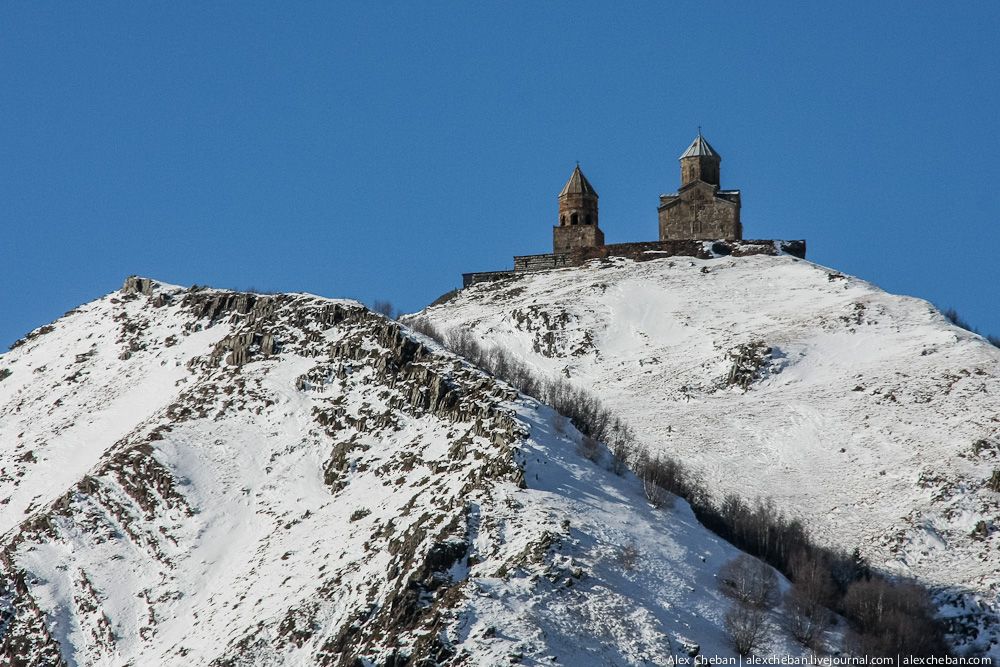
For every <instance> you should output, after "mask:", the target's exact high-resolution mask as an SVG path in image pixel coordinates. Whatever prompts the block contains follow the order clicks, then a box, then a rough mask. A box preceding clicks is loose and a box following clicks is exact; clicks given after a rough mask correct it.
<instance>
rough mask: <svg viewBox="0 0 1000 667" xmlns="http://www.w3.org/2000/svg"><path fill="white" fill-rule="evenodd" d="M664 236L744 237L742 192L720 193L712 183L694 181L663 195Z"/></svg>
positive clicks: (661, 201)
mask: <svg viewBox="0 0 1000 667" xmlns="http://www.w3.org/2000/svg"><path fill="white" fill-rule="evenodd" d="M659 218H660V240H661V241H669V240H673V239H699V240H711V239H730V240H736V239H740V238H742V237H743V226H742V224H740V196H739V193H738V192H727V193H724V194H721V195H720V194H719V193H718V188H717V187H716V186H713V185H709V184H708V183H701V182H698V183H693V184H691V185H690V186H688V187H686V188H682V189H681V190H680V192H678V193H677V194H676V195H665V196H663V197H661V198H660V208H659Z"/></svg>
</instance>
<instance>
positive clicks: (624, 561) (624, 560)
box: [618, 542, 639, 570]
mask: <svg viewBox="0 0 1000 667" xmlns="http://www.w3.org/2000/svg"><path fill="white" fill-rule="evenodd" d="M618 562H619V563H620V564H621V566H622V567H623V568H625V569H626V570H634V569H635V566H636V564H637V563H638V562H639V547H638V546H636V544H635V542H629V543H628V544H626V545H625V546H623V547H622V550H621V552H620V553H619V554H618Z"/></svg>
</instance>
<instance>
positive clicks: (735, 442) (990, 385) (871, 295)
mask: <svg viewBox="0 0 1000 667" xmlns="http://www.w3.org/2000/svg"><path fill="white" fill-rule="evenodd" d="M416 317H424V318H426V319H428V320H429V321H430V322H431V323H432V324H433V325H435V326H436V327H437V328H439V329H441V330H444V331H446V332H447V331H451V330H456V329H459V330H468V331H471V332H472V334H473V335H474V336H475V337H476V339H478V340H482V341H484V342H485V343H486V344H487V345H493V346H499V347H503V348H506V349H508V350H510V351H511V352H513V353H514V354H515V355H516V356H518V357H519V358H521V359H523V360H525V361H527V362H528V363H530V364H531V365H532V366H534V367H535V368H536V369H537V370H538V372H539V373H540V374H541V375H543V376H548V377H552V376H562V377H568V378H570V380H571V381H572V382H575V383H578V384H579V385H581V386H583V387H587V388H589V389H591V390H593V391H594V392H595V393H596V394H598V395H599V396H600V397H601V398H602V399H603V400H604V401H605V403H606V404H607V405H609V406H610V407H611V408H613V409H614V411H615V412H616V413H618V414H619V415H621V416H622V417H623V418H624V419H625V420H626V421H627V422H628V423H629V424H630V425H631V426H632V427H633V428H635V430H636V431H637V434H638V435H639V437H640V439H641V440H642V441H644V442H645V443H647V444H648V445H649V446H650V447H652V448H653V449H654V450H655V449H659V450H662V451H667V452H670V453H672V454H674V455H676V456H677V457H678V458H680V459H681V460H683V461H685V462H688V463H690V464H691V465H692V466H694V467H695V468H697V469H698V470H699V471H700V472H701V473H703V474H704V475H705V477H706V478H707V480H708V481H709V483H710V486H711V487H712V489H713V490H714V491H715V492H716V493H717V494H718V495H719V496H721V495H722V494H724V493H736V494H738V495H740V496H742V497H744V498H753V497H755V496H770V497H773V498H774V499H775V500H776V501H777V504H778V505H779V506H780V507H781V508H783V509H785V510H787V511H790V512H792V513H793V514H795V515H798V516H800V517H802V518H804V519H806V520H807V521H808V523H809V525H810V526H811V527H812V529H813V533H814V534H815V536H816V537H817V538H818V539H820V540H823V541H825V542H827V543H828V544H831V545H840V546H842V547H844V548H845V549H847V550H850V549H851V548H853V547H855V546H858V547H860V548H861V549H862V551H863V552H864V553H865V554H866V555H867V556H868V557H869V558H870V560H871V561H872V562H873V563H875V564H880V565H882V566H884V567H886V568H888V569H890V570H892V571H894V572H898V573H903V574H907V575H913V576H918V577H920V578H921V579H923V580H924V581H925V582H927V583H929V584H931V585H933V586H936V587H942V588H944V589H947V590H949V591H951V592H956V593H957V592H962V591H971V592H973V594H972V595H967V596H965V597H964V600H965V602H966V603H973V604H978V603H983V604H985V605H987V606H988V607H989V608H991V609H992V610H993V611H994V612H995V611H996V609H997V608H998V606H1000V605H998V595H1000V574H998V570H1000V509H998V508H1000V502H998V501H1000V494H997V493H995V492H993V491H990V490H989V489H988V488H987V487H986V482H987V480H988V479H989V477H990V476H991V474H992V473H993V471H994V470H995V469H997V468H998V467H1000V350H998V349H997V348H995V347H993V346H991V345H989V344H988V343H986V342H985V341H984V340H983V339H981V338H980V337H979V336H976V335H974V334H971V333H969V332H966V331H963V330H961V329H959V328H957V327H955V326H953V325H951V324H950V323H948V322H947V321H946V320H945V319H944V318H943V317H942V316H941V315H940V314H939V313H938V312H937V310H935V309H934V308H933V307H932V306H931V305H930V304H928V303H927V302H925V301H921V300H919V299H914V298H908V297H901V296H895V295H891V294H887V293H885V292H884V291H882V290H880V289H878V288H876V287H875V286H873V285H871V284H869V283H866V282H864V281H862V280H859V279H856V278H852V277H850V276H844V275H841V274H840V273H837V272H835V271H832V270H830V269H826V268H823V267H820V266H817V265H815V264H812V263H810V262H807V261H803V260H799V259H796V258H793V257H789V256H779V257H768V256H751V257H741V258H736V257H724V258H716V259H710V260H697V259H690V258H668V259H657V260H655V261H647V262H633V261H631V260H624V259H614V260H609V261H604V262H593V263H591V264H588V265H587V266H585V267H581V268H577V269H564V270H556V271H549V272H543V273H536V274H526V275H523V276H521V277H519V278H517V279H515V280H510V281H505V282H500V283H486V284H480V285H475V286H473V287H471V288H468V289H466V290H463V291H462V292H461V293H459V294H458V296H457V297H455V298H454V299H451V300H449V301H447V302H446V303H443V304H441V305H438V306H435V307H431V308H428V309H426V310H425V311H423V312H422V313H420V314H417V315H416ZM768 349H769V352H768V351H767V350H768ZM734 365H735V366H739V368H738V369H737V370H736V371H734ZM942 599H946V598H945V597H942ZM970 611H971V612H973V613H975V612H976V610H975V609H974V608H973V607H966V608H965V610H963V609H961V608H955V609H946V610H945V612H946V613H947V614H951V615H960V614H963V613H967V612H970Z"/></svg>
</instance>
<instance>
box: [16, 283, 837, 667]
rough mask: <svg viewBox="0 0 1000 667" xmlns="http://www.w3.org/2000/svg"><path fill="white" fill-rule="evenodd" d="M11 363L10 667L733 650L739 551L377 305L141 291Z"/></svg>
mask: <svg viewBox="0 0 1000 667" xmlns="http://www.w3.org/2000/svg"><path fill="white" fill-rule="evenodd" d="M0 368H3V369H5V370H7V371H9V373H5V374H4V376H5V377H4V379H3V380H0V467H2V469H3V474H2V477H0V507H2V508H3V512H2V513H0V518H2V521H3V523H2V524H0V528H2V531H3V536H2V538H0V581H2V584H3V585H2V591H0V602H2V608H0V616H2V620H3V623H2V624H0V656H3V660H4V661H5V662H6V663H8V664H11V665H18V666H27V665H52V664H61V665H67V666H73V665H139V664H164V665H170V664H178V665H187V664H210V665H215V666H218V667H222V666H224V665H264V664H276V663H280V664H327V665H355V664H357V663H358V661H361V663H363V664H386V665H388V664H394V665H399V664H415V663H417V662H419V661H430V662H431V663H434V662H447V661H450V660H453V661H459V662H464V663H467V664H482V665H495V664H501V663H503V664H509V663H513V662H520V663H523V664H537V665H555V664H588V663H589V664H615V663H618V664H643V663H647V664H648V663H650V662H652V663H654V664H663V663H665V662H668V661H670V660H671V659H673V658H672V656H675V655H676V654H677V652H680V651H687V652H695V651H701V652H702V653H703V654H705V655H726V656H733V655H734V654H733V653H732V649H731V648H730V647H729V644H728V640H727V638H726V632H725V629H724V627H723V626H724V620H725V619H724V616H725V613H726V610H727V609H728V608H729V607H730V606H731V603H730V602H729V601H728V599H727V598H725V596H724V595H723V593H722V592H720V590H719V589H718V585H717V580H716V574H717V572H718V571H719V569H720V568H721V567H722V566H723V565H724V564H725V563H726V562H728V561H729V560H731V559H732V558H734V557H735V556H736V555H738V553H739V552H738V551H737V550H735V549H734V548H733V547H732V546H731V545H729V544H727V543H725V542H724V541H722V540H720V539H719V538H718V537H716V536H714V535H712V534H711V533H709V532H708V531H707V530H706V529H705V528H704V527H702V526H701V525H700V524H698V522H697V521H696V520H695V519H694V517H693V516H692V515H691V512H690V509H689V508H688V507H687V506H686V504H685V503H683V502H682V501H677V502H676V503H675V504H674V505H673V507H672V508H663V509H658V508H656V507H651V506H650V505H649V504H648V503H647V502H645V501H644V500H643V498H642V485H641V483H640V482H639V480H637V479H635V478H634V477H631V476H629V475H626V476H624V477H618V476H616V475H615V474H613V473H612V472H610V471H608V470H607V469H606V468H605V467H604V466H603V465H595V464H594V463H592V462H591V461H590V460H589V459H588V458H586V457H582V456H581V455H580V453H579V448H580V446H581V443H582V436H581V434H580V433H579V432H577V431H576V429H575V428H574V427H573V426H572V425H571V424H569V423H568V422H566V420H565V419H562V418H560V417H559V416H558V415H556V414H555V413H554V412H553V411H552V410H551V409H550V408H548V407H546V406H543V405H540V404H538V403H537V402H535V401H533V400H531V399H528V398H525V397H523V396H519V395H518V394H517V392H516V391H514V390H513V389H512V388H511V387H509V386H508V385H506V384H504V383H502V382H498V381H497V380H495V379H494V378H492V377H490V376H489V375H487V374H485V373H483V372H482V371H480V370H478V369H476V368H474V367H472V366H470V365H469V364H468V363H467V362H465V361H463V360H462V359H460V358H458V357H456V356H454V355H452V354H450V353H448V352H447V351H445V350H443V349H442V348H441V347H440V346H438V345H437V344H435V343H434V342H433V341H430V340H429V339H426V338H424V337H421V336H419V335H416V334H413V333H410V332H409V331H408V330H406V329H405V327H402V326H400V325H399V324H397V323H395V322H391V321H389V320H387V319H386V318H384V317H382V316H379V315H376V314H374V313H371V312H370V311H368V310H367V309H365V308H364V307H363V306H361V305H360V304H358V303H356V302H352V301H346V300H335V299H324V298H321V297H314V296H311V295H303V294H279V295H257V294H250V293H235V292H228V291H224V290H212V289H206V288H190V289H184V288H180V287H176V286H171V285H166V284H161V283H157V282H156V281H153V280H150V279H145V278H136V277H133V278H130V279H129V280H128V281H126V283H125V285H124V287H123V289H122V290H121V291H119V292H116V293H113V294H111V295H108V296H106V297H104V298H102V299H99V300H97V301H94V302H91V303H89V304H85V305H84V306H81V307H80V308H79V309H76V310H75V311H71V312H70V313H68V314H67V315H66V316H64V317H63V318H61V319H60V320H57V321H56V322H54V323H53V324H52V325H46V326H45V327H41V328H39V329H37V330H35V331H34V332H32V333H31V334H29V336H27V337H26V338H25V339H22V342H20V343H19V344H17V345H15V346H14V348H13V349H12V350H11V351H10V352H8V353H5V354H4V355H0ZM626 547H629V549H634V550H635V551H636V554H635V555H634V556H629V558H628V559H627V560H626V559H624V558H623V550H624V549H625V548H626ZM783 585H786V586H787V582H786V583H784V584H783ZM776 614H777V612H775V614H773V615H770V616H769V617H770V618H771V621H770V622H771V623H772V624H773V625H775V627H777V624H778V622H779V617H778V616H777V615H776ZM840 636H841V634H840V631H838V630H836V629H835V630H833V631H831V633H830V634H829V636H828V637H827V641H829V642H830V643H831V645H837V644H838V643H839V642H840ZM764 650H765V651H766V652H770V653H772V654H775V655H784V654H789V653H791V654H799V653H802V652H803V651H804V650H805V649H802V648H800V647H798V646H797V645H795V644H794V643H793V642H791V641H790V640H789V639H788V637H787V636H786V635H785V634H784V633H782V632H775V633H774V635H773V637H772V639H771V641H770V642H769V643H768V644H767V647H766V648H765V649H764Z"/></svg>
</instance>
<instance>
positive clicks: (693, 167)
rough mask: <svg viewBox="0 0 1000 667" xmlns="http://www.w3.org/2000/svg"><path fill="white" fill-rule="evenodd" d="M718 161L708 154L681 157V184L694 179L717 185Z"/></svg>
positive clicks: (692, 181)
mask: <svg viewBox="0 0 1000 667" xmlns="http://www.w3.org/2000/svg"><path fill="white" fill-rule="evenodd" d="M720 162H721V160H717V159H714V158H711V157H708V156H700V157H685V158H681V186H685V185H687V184H688V183H694V182H695V181H704V182H706V183H708V184H710V185H718V184H719V164H720Z"/></svg>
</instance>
